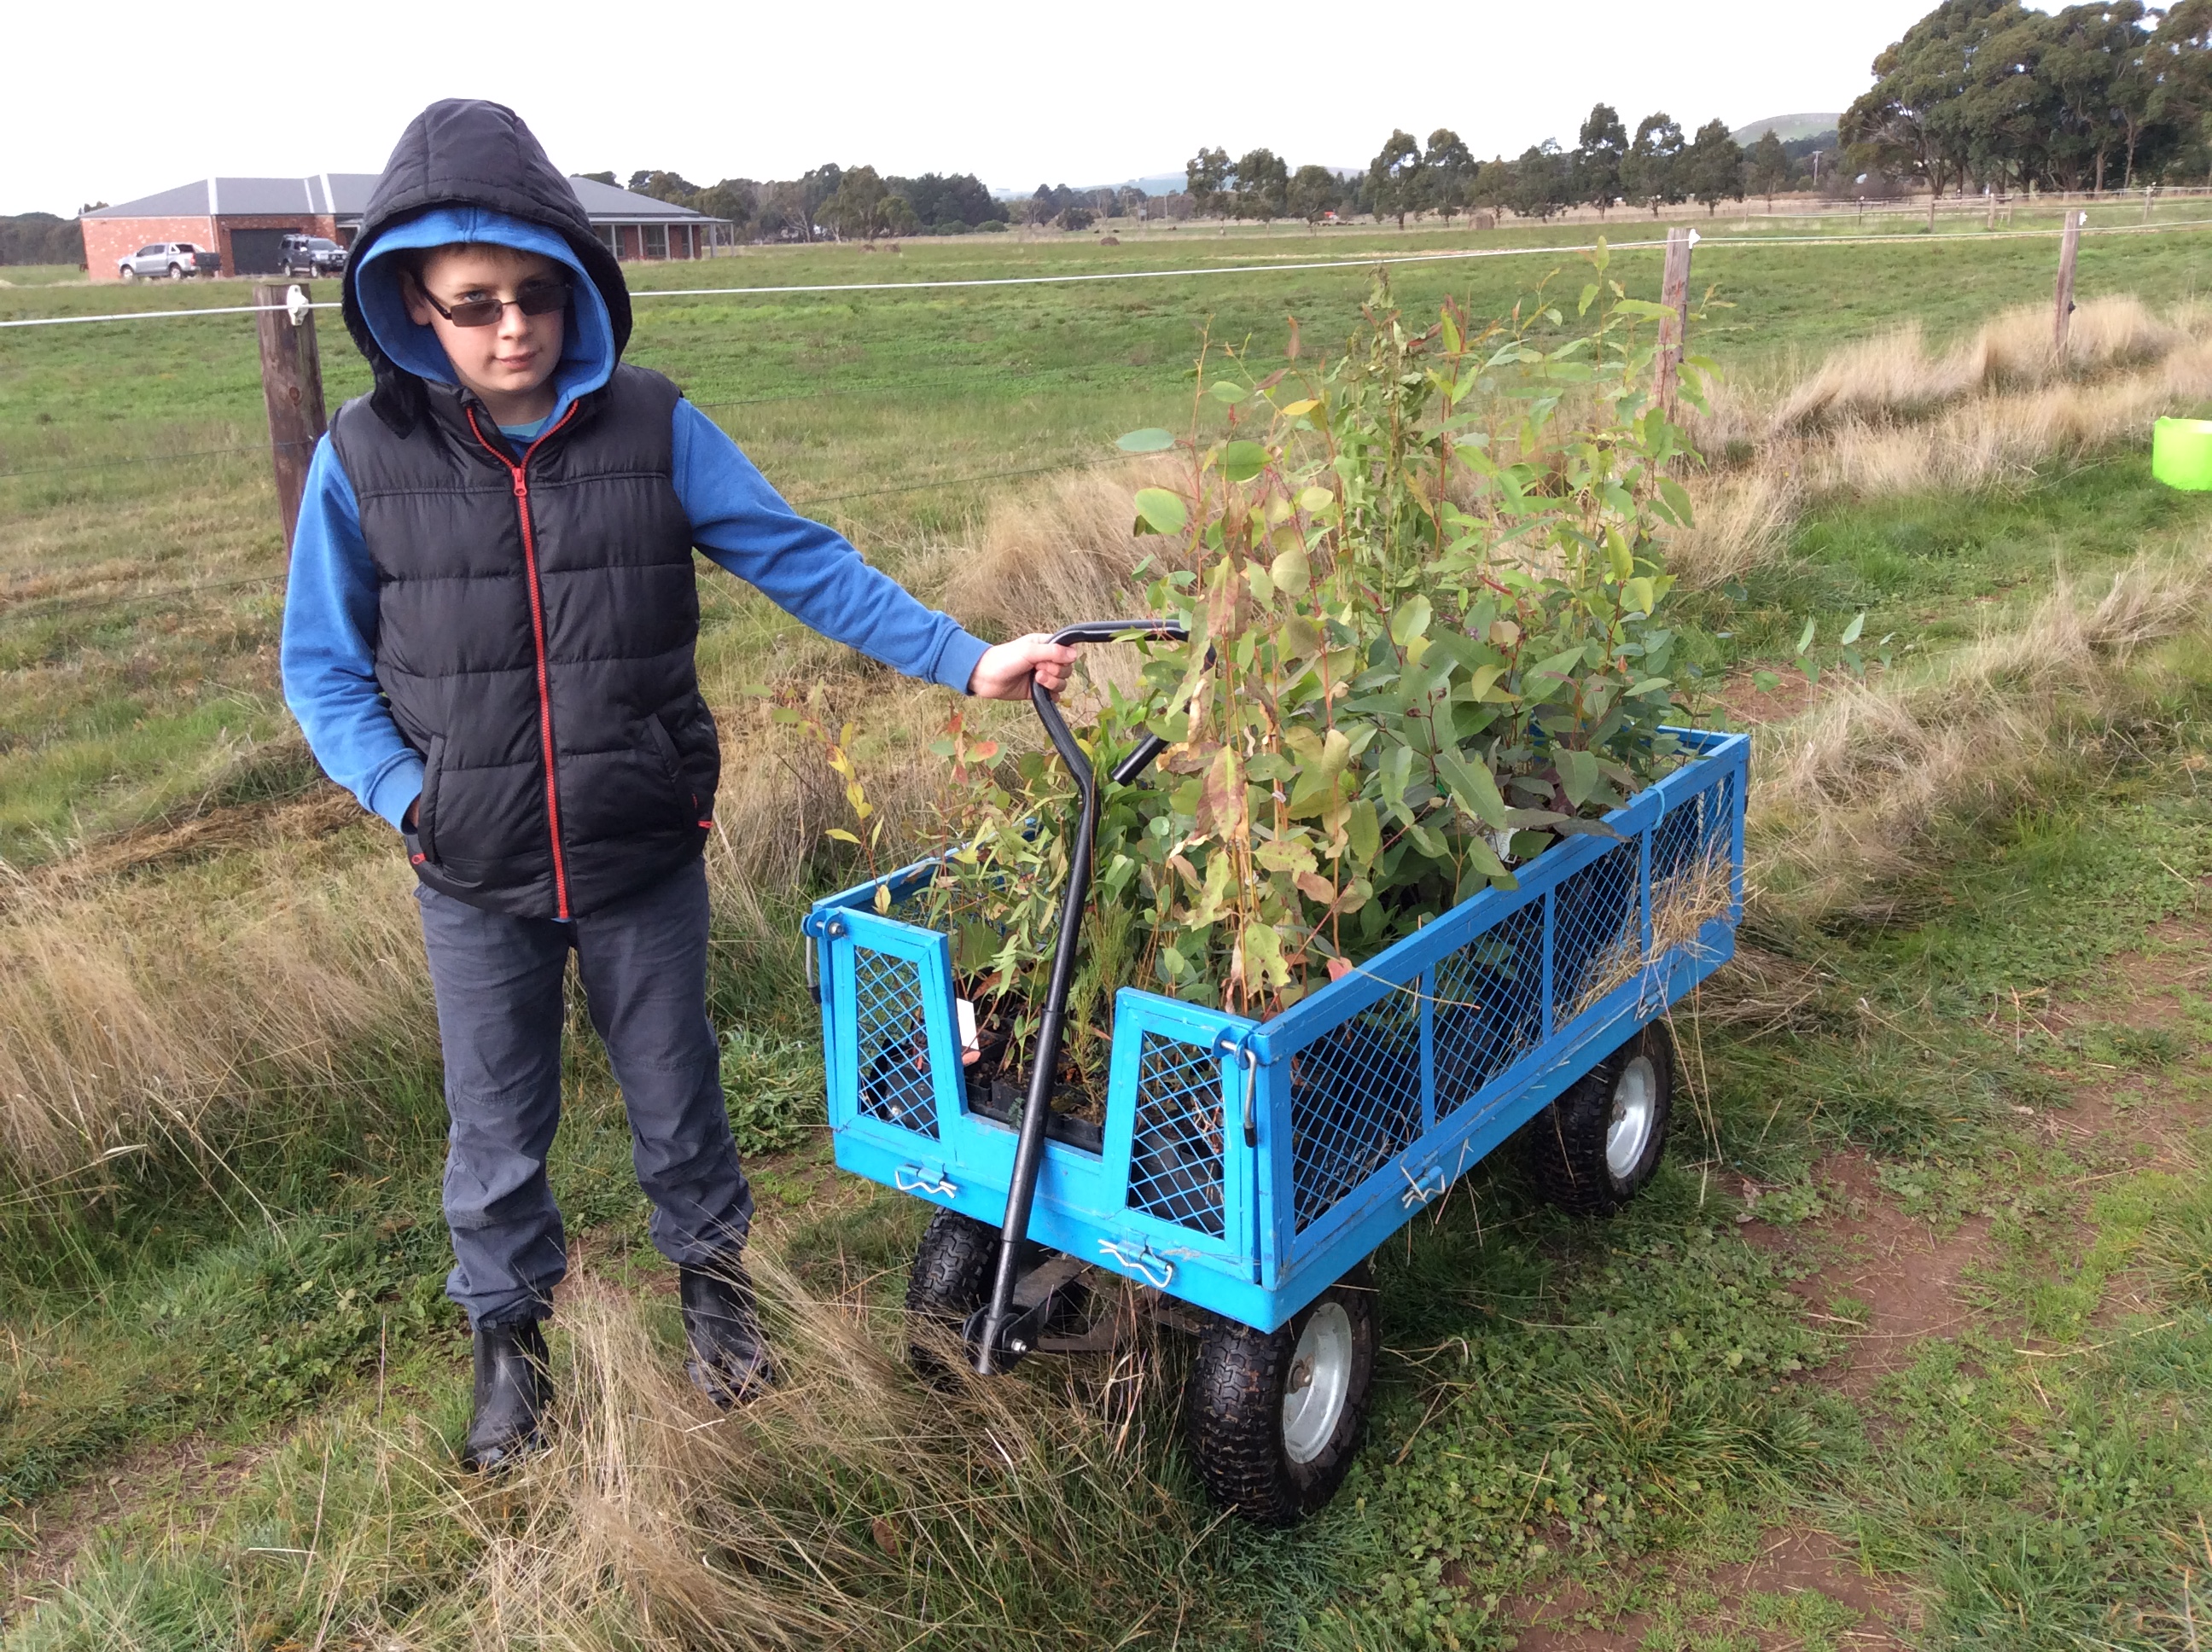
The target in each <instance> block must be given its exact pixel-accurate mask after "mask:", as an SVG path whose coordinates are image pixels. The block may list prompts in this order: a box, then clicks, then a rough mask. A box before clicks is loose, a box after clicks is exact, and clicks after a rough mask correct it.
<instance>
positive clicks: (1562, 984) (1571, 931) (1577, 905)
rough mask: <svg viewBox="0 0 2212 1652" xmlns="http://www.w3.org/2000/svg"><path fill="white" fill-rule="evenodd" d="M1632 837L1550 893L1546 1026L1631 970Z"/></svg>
mask: <svg viewBox="0 0 2212 1652" xmlns="http://www.w3.org/2000/svg"><path fill="white" fill-rule="evenodd" d="M1639 859H1640V857H1639V854H1638V844H1637V841H1636V840H1635V839H1633V838H1632V839H1630V840H1629V841H1627V842H1626V843H1617V844H1615V845H1614V846H1613V847H1612V848H1610V849H1608V850H1607V851H1606V853H1604V854H1603V855H1602V856H1601V857H1600V858H1599V859H1595V860H1593V861H1592V862H1591V863H1590V864H1589V865H1587V866H1584V867H1583V869H1582V870H1581V871H1580V872H1576V873H1574V874H1573V875H1572V876H1571V877H1570V878H1567V879H1566V880H1565V882H1563V883H1562V884H1560V885H1559V890H1557V892H1556V893H1554V894H1553V896H1552V902H1553V908H1552V1026H1553V1030H1555V1031H1556V1030H1558V1029H1559V1028H1560V1027H1561V1026H1563V1025H1564V1024H1565V1023H1566V1022H1567V1021H1568V1020H1569V1019H1570V1018H1571V1017H1574V1016H1577V1015H1579V1014H1581V1013H1582V1011H1584V1010H1586V1009H1588V1008H1589V1006H1590V1005H1591V1004H1593V1003H1594V1002H1595V1001H1596V1000H1597V999H1600V998H1601V997H1603V996H1604V995H1605V994H1606V993H1608V992H1610V991H1611V990H1612V989H1613V987H1617V986H1619V985H1620V983H1621V982H1622V981H1626V980H1628V979H1629V978H1630V977H1631V976H1632V975H1634V974H1635V972H1636V969H1637V965H1638V962H1639V960H1640V957H1641V954H1642V951H1643V947H1642V939H1643V938H1642V935H1641V934H1640V929H1641V920H1640V914H1639V911H1638V899H1637V887H1636V878H1637V872H1638V860H1639Z"/></svg>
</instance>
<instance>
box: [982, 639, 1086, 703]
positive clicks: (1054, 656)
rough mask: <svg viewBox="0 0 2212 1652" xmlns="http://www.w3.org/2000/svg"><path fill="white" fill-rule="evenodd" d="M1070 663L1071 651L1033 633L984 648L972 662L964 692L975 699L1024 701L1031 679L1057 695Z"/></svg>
mask: <svg viewBox="0 0 2212 1652" xmlns="http://www.w3.org/2000/svg"><path fill="white" fill-rule="evenodd" d="M1074 664H1075V650H1074V649H1073V648H1070V647H1064V646H1062V645H1061V644H1059V643H1056V642H1054V641H1052V640H1051V639H1050V638H1049V637H1048V636H1047V635H1045V634H1044V633H1043V632H1042V631H1034V632H1031V633H1030V635H1028V636H1025V637H1016V638H1015V639H1014V640H1013V641H1012V642H1002V643H1000V645H999V646H998V647H995V648H988V649H986V650H985V651H984V653H983V657H982V659H979V660H977V661H976V662H975V675H974V676H973V677H969V679H968V692H969V693H970V694H972V695H975V697H976V698H977V699H978V700H1026V699H1028V698H1029V697H1030V679H1031V678H1032V677H1034V678H1035V679H1036V681H1037V682H1039V683H1043V684H1044V685H1045V687H1046V688H1048V689H1050V690H1052V692H1053V693H1054V694H1058V693H1059V692H1060V690H1061V689H1064V688H1066V686H1067V673H1068V670H1069V668H1070V667H1071V666H1073V665H1074Z"/></svg>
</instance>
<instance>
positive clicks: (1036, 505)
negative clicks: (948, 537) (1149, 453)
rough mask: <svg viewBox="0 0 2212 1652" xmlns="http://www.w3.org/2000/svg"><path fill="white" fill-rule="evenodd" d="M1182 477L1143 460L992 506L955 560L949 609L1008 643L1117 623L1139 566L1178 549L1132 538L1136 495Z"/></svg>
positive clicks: (1061, 479) (1076, 474)
mask: <svg viewBox="0 0 2212 1652" xmlns="http://www.w3.org/2000/svg"><path fill="white" fill-rule="evenodd" d="M1176 479H1178V478H1177V473H1176V470H1175V468H1174V467H1172V466H1171V465H1168V464H1166V463H1164V462H1163V461H1159V460H1152V461H1149V462H1137V463H1133V464H1128V465H1116V466H1113V467H1110V468H1105V469H1096V470H1085V471H1067V472H1066V473H1064V474H1062V475H1060V476H1056V477H1053V478H1052V479H1051V480H1049V481H1048V482H1047V483H1043V484H1042V486H1039V487H1036V488H1032V489H1027V490H1026V491H1024V492H1021V493H1017V494H1012V495H1006V496H1004V497H1002V498H1000V499H998V500H994V501H993V502H992V504H991V507H990V508H989V510H988V511H987V513H985V515H984V518H983V520H982V522H981V525H980V526H979V527H978V528H977V529H976V530H975V533H974V535H973V537H972V542H971V543H970V544H968V545H966V546H963V547H962V548H960V550H958V551H957V552H956V553H954V556H953V558H952V562H951V568H950V570H949V574H948V577H947V578H946V580H945V587H944V597H945V607H946V608H947V609H948V610H950V611H951V612H952V613H954V614H956V615H957V616H959V617H960V618H961V620H962V621H963V623H967V624H969V625H970V626H981V627H987V628H990V629H994V630H996V631H998V632H1000V633H1001V634H1003V635H1010V636H1012V635H1022V634H1023V633H1025V632H1030V631H1049V630H1054V629H1057V628H1059V627H1060V626H1062V625H1066V624H1069V623H1073V622H1074V621H1077V620H1085V619H1110V618H1115V617H1117V616H1116V615H1115V613H1114V611H1113V610H1115V609H1116V608H1118V607H1119V606H1121V604H1120V603H1119V602H1117V600H1116V593H1117V592H1129V591H1131V589H1132V588H1133V586H1137V585H1138V584H1139V580H1138V575H1137V572H1136V570H1137V566H1138V564H1139V563H1140V562H1144V561H1146V559H1147V558H1148V557H1149V558H1150V559H1151V560H1152V562H1153V563H1154V564H1155V565H1158V564H1159V563H1160V560H1161V558H1162V556H1164V555H1167V554H1170V553H1172V552H1173V551H1174V550H1176V548H1177V547H1176V545H1175V544H1173V543H1172V542H1170V541H1168V540H1164V539H1162V538H1158V537H1156V536H1147V537H1146V538H1137V537H1136V536H1135V535H1133V534H1132V533H1131V532H1130V531H1129V529H1130V525H1131V524H1133V522H1134V521H1135V520H1136V519H1137V507H1136V504H1135V499H1136V493H1137V489H1139V488H1148V487H1158V486H1171V485H1173V483H1174V482H1175V481H1176Z"/></svg>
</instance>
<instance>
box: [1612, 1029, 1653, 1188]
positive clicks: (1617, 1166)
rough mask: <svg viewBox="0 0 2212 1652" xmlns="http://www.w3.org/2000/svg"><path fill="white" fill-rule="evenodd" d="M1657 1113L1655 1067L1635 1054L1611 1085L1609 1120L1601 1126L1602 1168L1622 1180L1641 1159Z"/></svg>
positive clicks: (1647, 1059) (1649, 1061)
mask: <svg viewBox="0 0 2212 1652" xmlns="http://www.w3.org/2000/svg"><path fill="white" fill-rule="evenodd" d="M1658 1116H1659V1070H1658V1069H1657V1068H1656V1067H1655V1066H1652V1065H1651V1058H1650V1056H1648V1055H1639V1056H1637V1057H1636V1058H1635V1059H1634V1060H1632V1061H1630V1062H1629V1063H1628V1065H1627V1066H1624V1067H1623V1068H1621V1070H1620V1078H1616V1079H1614V1080H1613V1119H1612V1121H1611V1122H1610V1123H1608V1124H1607V1126H1606V1127H1605V1168H1606V1169H1607V1171H1608V1172H1609V1173H1611V1175H1612V1176H1613V1180H1614V1181H1627V1180H1628V1178H1629V1177H1630V1176H1632V1175H1634V1174H1635V1173H1636V1167H1637V1166H1638V1164H1640V1163H1643V1162H1644V1149H1645V1148H1646V1147H1648V1146H1649V1145H1650V1143H1651V1127H1652V1126H1653V1125H1654V1124H1655V1123H1656V1121H1657V1120H1658Z"/></svg>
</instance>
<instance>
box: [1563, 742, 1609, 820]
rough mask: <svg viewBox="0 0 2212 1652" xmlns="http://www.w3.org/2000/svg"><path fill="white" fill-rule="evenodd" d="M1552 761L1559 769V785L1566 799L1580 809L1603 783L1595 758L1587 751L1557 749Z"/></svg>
mask: <svg viewBox="0 0 2212 1652" xmlns="http://www.w3.org/2000/svg"><path fill="white" fill-rule="evenodd" d="M1552 761H1553V764H1554V765H1555V766H1556V767H1557V768H1559V787H1560V789H1561V790H1562V791H1564V792H1565V793H1566V794H1567V801H1568V802H1570V803H1571V804H1573V805H1575V807H1576V808H1577V809H1580V808H1582V807H1583V806H1584V805H1587V804H1588V803H1589V800H1590V799H1591V798H1593V797H1595V795H1596V794H1597V789H1598V787H1600V786H1601V785H1603V784H1604V776H1602V775H1601V774H1599V773H1598V767H1597V759H1596V758H1595V756H1591V755H1590V754H1589V752H1587V751H1567V750H1558V751H1554V752H1553V754H1552Z"/></svg>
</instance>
